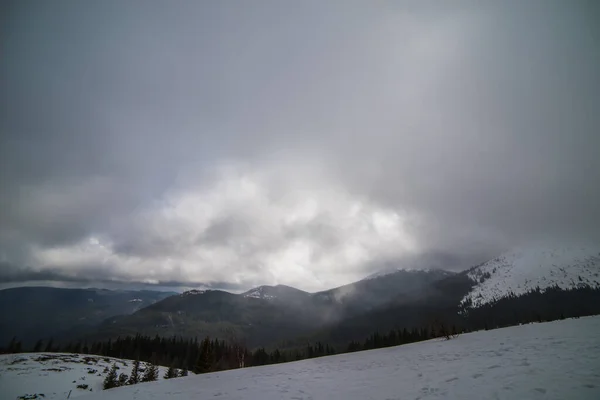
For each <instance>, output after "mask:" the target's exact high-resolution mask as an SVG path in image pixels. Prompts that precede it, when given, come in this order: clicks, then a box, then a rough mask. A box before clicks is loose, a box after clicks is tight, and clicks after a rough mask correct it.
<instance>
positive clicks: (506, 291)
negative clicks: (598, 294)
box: [461, 245, 600, 307]
mask: <svg viewBox="0 0 600 400" xmlns="http://www.w3.org/2000/svg"><path fill="white" fill-rule="evenodd" d="M466 274H467V276H468V277H469V278H470V279H471V280H472V282H473V283H474V286H473V288H472V289H471V290H470V291H469V293H468V294H466V295H465V297H464V298H463V299H462V301H461V303H462V304H465V305H468V306H470V307H479V306H481V305H484V304H487V303H490V302H492V301H494V300H498V299H502V298H505V297H508V296H509V295H516V296H518V295H522V294H524V293H527V292H529V291H531V290H534V289H536V288H539V289H540V290H542V291H544V290H546V289H548V288H552V287H559V288H561V289H578V288H585V287H591V288H600V246H590V247H585V246H571V247H567V246H562V247H549V246H544V245H536V246H530V247H522V248H519V249H516V250H514V251H511V252H509V253H506V254H503V255H501V256H499V257H497V258H494V259H493V260H490V261H488V262H485V263H483V264H481V265H479V266H476V267H473V268H471V269H469V270H468V271H466Z"/></svg>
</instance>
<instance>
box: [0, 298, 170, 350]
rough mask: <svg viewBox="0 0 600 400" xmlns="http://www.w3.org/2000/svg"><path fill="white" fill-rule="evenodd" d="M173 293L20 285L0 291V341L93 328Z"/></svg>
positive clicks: (27, 339) (27, 342)
mask: <svg viewBox="0 0 600 400" xmlns="http://www.w3.org/2000/svg"><path fill="white" fill-rule="evenodd" d="M172 294H173V293H168V292H157V291H149V290H142V291H136V290H106V289H63V288H51V287H20V288H13V289H4V290H0V309H1V310H2V315H1V316H0V343H1V344H5V343H7V342H8V341H9V340H10V339H11V338H12V337H14V336H16V337H17V338H18V339H19V340H21V341H22V342H23V344H24V345H33V343H34V342H35V341H36V340H37V339H46V338H50V337H52V336H57V338H56V339H58V336H63V335H65V334H67V332H69V334H70V335H71V336H76V335H77V332H79V331H83V330H85V329H87V328H89V327H94V326H96V325H97V324H99V323H100V322H102V321H103V320H104V319H106V318H108V317H111V316H115V315H127V314H131V313H134V312H135V311H138V310H140V309H142V308H143V307H146V306H148V305H151V304H154V303H155V302H157V301H160V300H162V299H164V298H166V297H168V296H171V295H172Z"/></svg>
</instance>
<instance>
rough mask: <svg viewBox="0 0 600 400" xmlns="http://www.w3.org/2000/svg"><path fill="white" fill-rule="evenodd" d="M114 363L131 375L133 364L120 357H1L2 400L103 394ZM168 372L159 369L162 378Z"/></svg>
mask: <svg viewBox="0 0 600 400" xmlns="http://www.w3.org/2000/svg"><path fill="white" fill-rule="evenodd" d="M113 363H116V364H117V366H118V367H119V370H118V371H117V372H118V373H119V374H120V373H126V374H127V375H129V374H130V373H131V367H132V365H133V361H131V360H122V359H119V358H109V357H100V356H91V355H87V354H60V353H24V354H9V355H0V400H9V399H10V400H16V399H23V400H27V399H29V400H33V399H36V400H37V399H44V400H52V399H61V400H62V399H66V398H67V396H69V392H70V393H71V394H70V397H69V398H73V397H79V396H82V395H89V394H91V393H94V392H98V391H102V383H103V381H104V377H105V376H106V375H107V374H108V370H109V369H110V367H111V366H112V364H113ZM141 364H142V367H144V366H145V363H141ZM166 370H167V368H165V367H159V379H162V377H163V375H164V374H165V371H166Z"/></svg>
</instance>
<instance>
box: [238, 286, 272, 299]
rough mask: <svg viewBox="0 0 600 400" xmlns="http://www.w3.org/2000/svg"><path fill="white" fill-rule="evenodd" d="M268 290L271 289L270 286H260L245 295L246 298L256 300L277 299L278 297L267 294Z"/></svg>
mask: <svg viewBox="0 0 600 400" xmlns="http://www.w3.org/2000/svg"><path fill="white" fill-rule="evenodd" d="M268 289H269V287H268V286H259V287H257V288H254V289H250V290H249V291H248V292H246V293H244V297H252V298H255V299H266V300H272V299H274V298H276V297H277V296H274V295H272V294H268V293H267V291H268Z"/></svg>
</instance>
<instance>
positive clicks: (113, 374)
mask: <svg viewBox="0 0 600 400" xmlns="http://www.w3.org/2000/svg"><path fill="white" fill-rule="evenodd" d="M117 386H119V382H118V380H117V364H116V363H114V364H113V365H112V367H111V368H110V371H109V372H108V375H106V378H104V386H103V387H104V389H105V390H106V389H112V388H115V387H117Z"/></svg>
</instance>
